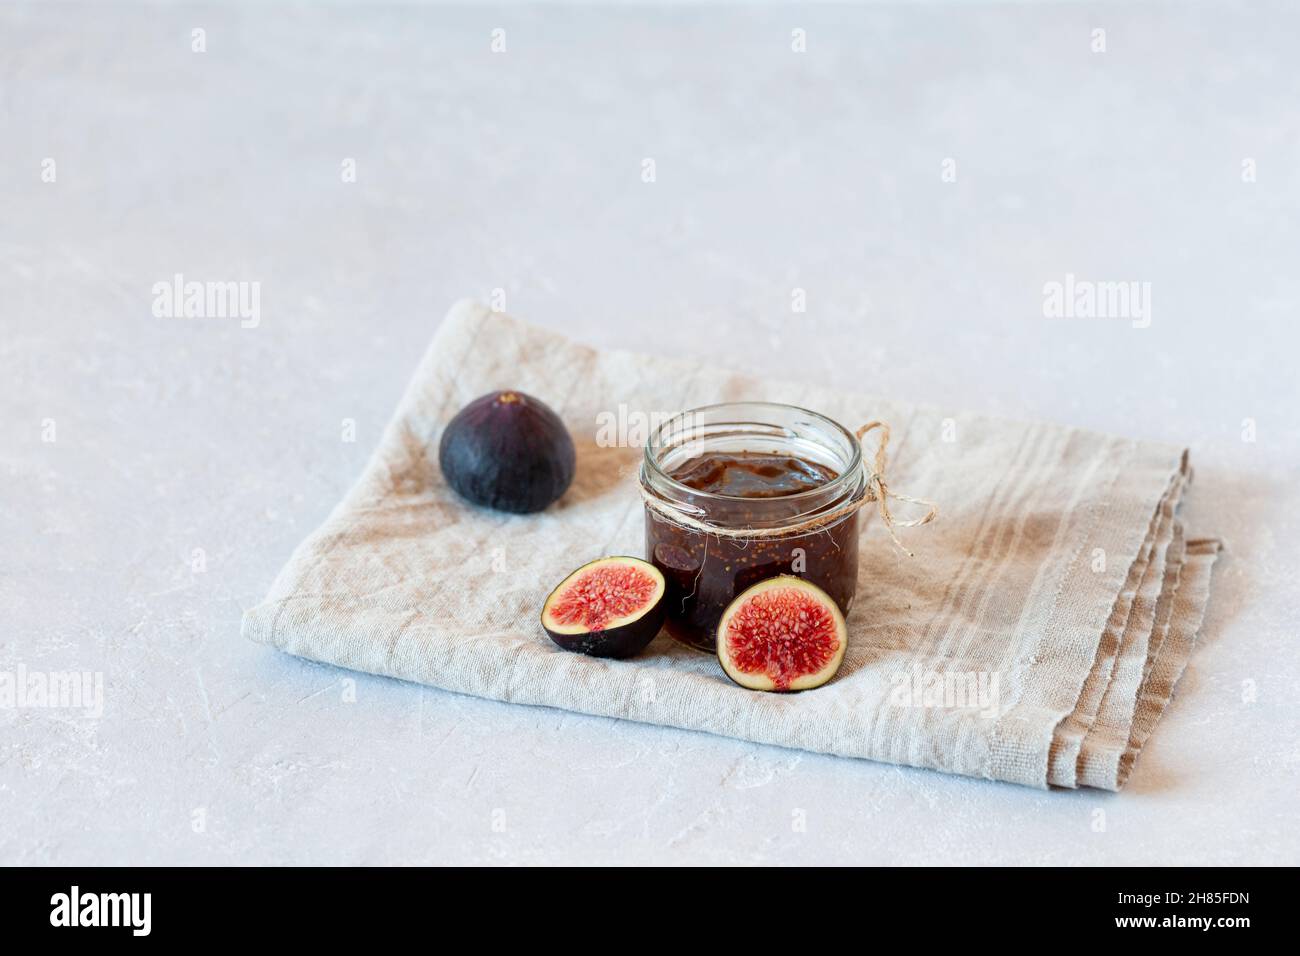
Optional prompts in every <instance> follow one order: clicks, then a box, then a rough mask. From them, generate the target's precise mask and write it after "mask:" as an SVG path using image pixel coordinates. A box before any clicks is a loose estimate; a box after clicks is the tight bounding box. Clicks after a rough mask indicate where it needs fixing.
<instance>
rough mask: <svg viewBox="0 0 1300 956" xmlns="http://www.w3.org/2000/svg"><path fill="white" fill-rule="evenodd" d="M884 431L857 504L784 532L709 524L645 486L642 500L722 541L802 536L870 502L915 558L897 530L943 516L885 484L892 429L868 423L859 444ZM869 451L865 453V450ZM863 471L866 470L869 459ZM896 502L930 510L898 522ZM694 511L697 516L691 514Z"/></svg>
mask: <svg viewBox="0 0 1300 956" xmlns="http://www.w3.org/2000/svg"><path fill="white" fill-rule="evenodd" d="M877 429H879V430H880V444H879V445H877V446H876V454H875V458H874V459H873V462H872V467H871V470H870V471H868V472H867V473H866V482H865V489H864V492H863V494H862V495H861V496H859V497H858V498H855V499H854V500H853V501H849V502H846V503H845V504H843V505H840V506H839V507H837V508H833V509H831V510H829V511H825V512H821V513H819V514H816V515H814V516H812V517H811V518H808V519H807V520H805V521H800V522H796V523H794V524H787V525H784V526H783V527H780V528H750V527H735V526H723V525H718V524H714V523H712V522H710V521H705V520H703V519H702V518H698V517H695V515H696V514H703V511H702V510H700V509H698V508H690V507H689V506H686V505H683V504H682V503H673V504H670V503H669V502H667V501H665V500H664V499H662V498H660V497H659V496H658V495H655V494H653V493H652V492H650V491H649V490H648V489H647V488H646V487H645V484H644V483H642V485H641V497H642V499H644V501H645V504H646V507H647V508H649V509H650V510H651V511H653V512H655V513H656V514H658V515H660V516H662V517H664V518H666V519H668V520H669V521H675V522H677V523H678V524H680V525H682V526H684V527H687V528H691V529H693V530H695V531H700V532H703V533H704V534H710V535H716V536H717V537H722V538H744V539H753V538H780V537H785V536H787V535H792V534H798V533H801V532H805V531H814V530H816V529H818V528H822V527H825V526H826V525H829V524H833V523H834V522H836V521H838V520H839V519H840V518H843V517H845V516H847V515H851V514H853V512H855V511H857V510H858V509H859V508H861V507H863V506H864V505H866V504H867V503H868V502H872V501H874V502H877V503H878V504H879V510H880V519H881V520H882V521H883V522H884V523H885V530H886V531H888V532H889V537H890V538H891V539H892V540H893V542H894V544H895V545H897V546H898V548H899V549H900V550H901V551H902V552H903V553H904V554H906V555H907V556H908V557H912V556H913V555H912V552H911V551H908V550H907V548H905V547H904V546H903V542H902V541H901V540H900V539H899V537H898V533H897V532H896V531H895V530H894V529H895V528H917V527H920V526H921V525H923V524H929V523H930V522H931V521H933V520H934V519H935V518H936V517H938V514H939V506H938V505H936V504H935V503H934V502H932V501H927V500H926V499H925V498H913V497H912V496H911V495H900V494H899V493H898V492H896V491H891V490H890V488H889V485H888V484H887V483H886V481H885V461H886V459H885V450H886V448H887V447H888V446H889V425H888V424H886V423H885V422H882V421H874V422H868V423H867V424H865V425H863V426H862V427H861V428H859V429H858V430H857V433H856V434H857V439H858V444H859V445H861V444H862V439H863V438H864V437H865V436H866V435H867V434H869V433H870V432H873V431H875V430H877ZM864 451H865V449H864ZM863 469H864V471H865V470H866V463H865V458H864V462H863ZM890 498H893V499H894V500H895V501H906V502H909V503H911V504H916V505H922V506H924V507H926V508H927V509H928V510H927V511H926V513H925V514H924V515H923V516H922V517H920V518H913V519H912V520H910V521H896V520H895V519H894V515H893V513H892V512H891V511H890V510H889V499H890ZM691 511H693V512H694V513H695V514H691V513H689V512H691Z"/></svg>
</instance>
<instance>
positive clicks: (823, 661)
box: [717, 574, 848, 691]
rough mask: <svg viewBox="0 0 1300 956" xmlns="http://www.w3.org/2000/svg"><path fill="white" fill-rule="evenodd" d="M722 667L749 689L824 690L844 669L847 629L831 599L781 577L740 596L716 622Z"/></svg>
mask: <svg viewBox="0 0 1300 956" xmlns="http://www.w3.org/2000/svg"><path fill="white" fill-rule="evenodd" d="M717 645H718V662H719V663H720V664H721V665H722V669H723V670H724V671H726V673H727V676H728V677H730V678H731V679H732V680H733V681H735V682H736V683H737V684H739V685H740V686H741V687H748V688H749V689H750V690H774V691H795V690H808V689H810V688H813V687H820V686H821V685H822V684H824V683H826V682H827V681H828V680H830V679H831V678H832V677H834V676H835V672H836V671H838V670H839V669H840V662H841V661H843V660H844V649H845V647H846V646H847V645H848V630H847V628H846V627H845V625H844V615H843V614H841V613H840V609H839V607H838V606H836V604H835V602H834V601H833V600H831V597H830V595H829V594H827V593H826V592H825V591H823V590H822V589H821V588H819V587H818V586H817V585H815V584H813V583H812V582H810V581H805V580H803V579H802V578H797V577H794V576H792V575H788V574H783V575H778V576H777V577H774V578H768V579H767V580H765V581H760V582H759V583H758V584H755V585H754V586H752V587H750V588H749V589H747V590H745V591H743V592H742V593H740V594H739V595H737V596H736V598H735V600H733V601H732V602H731V603H730V604H729V605H727V609H726V610H725V611H723V612H722V618H721V619H720V620H719V621H718V632H717Z"/></svg>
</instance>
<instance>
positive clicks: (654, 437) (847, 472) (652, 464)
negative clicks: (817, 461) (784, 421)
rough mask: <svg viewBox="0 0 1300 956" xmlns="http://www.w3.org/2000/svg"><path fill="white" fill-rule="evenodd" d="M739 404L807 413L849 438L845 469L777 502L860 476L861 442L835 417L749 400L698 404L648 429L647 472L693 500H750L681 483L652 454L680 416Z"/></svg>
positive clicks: (822, 492) (794, 499)
mask: <svg viewBox="0 0 1300 956" xmlns="http://www.w3.org/2000/svg"><path fill="white" fill-rule="evenodd" d="M742 406H744V407H755V408H773V409H781V410H782V411H785V412H799V413H801V414H804V415H809V416H811V417H812V418H814V419H817V420H818V421H819V422H821V423H823V424H825V425H827V426H828V427H829V428H830V430H831V431H833V432H836V433H838V434H840V435H842V436H843V437H844V438H845V439H846V440H847V441H848V443H849V448H850V449H852V452H851V455H850V458H849V464H848V466H847V467H846V468H844V469H843V470H842V471H841V472H840V473H839V474H838V475H836V476H835V477H834V478H832V479H831V480H830V481H828V482H826V483H825V484H823V485H818V486H816V487H815V488H809V489H808V490H807V491H799V492H795V493H794V494H790V495H781V496H780V499H779V500H780V501H782V502H798V501H800V500H806V499H809V498H812V497H813V496H816V495H822V496H825V495H827V493H828V492H832V491H833V492H835V493H837V494H838V493H839V492H840V491H842V489H844V488H846V487H848V486H849V485H850V484H851V483H852V482H853V481H854V479H855V478H857V477H858V476H859V475H860V473H861V471H862V442H861V441H859V440H858V436H857V435H855V434H853V432H851V431H849V430H848V429H847V428H845V427H844V426H843V425H841V424H840V423H839V422H837V421H836V420H835V419H833V418H831V417H829V416H827V415H823V414H822V413H821V412H815V411H813V410H812V409H811V408H804V407H803V406H802V405H791V404H788V403H786V402H750V401H737V402H716V403H714V404H712V405H700V406H698V407H696V408H689V409H686V410H684V411H681V412H678V413H677V414H676V415H674V416H672V417H671V418H669V419H668V420H667V421H665V422H663V423H662V424H661V425H660V426H659V427H658V428H656V429H655V430H654V431H653V432H651V433H650V437H649V438H648V439H646V444H645V452H644V455H643V456H642V457H643V462H644V466H645V468H647V469H648V470H649V471H650V473H651V474H653V475H654V476H655V478H656V479H657V480H662V481H664V482H666V483H667V485H668V486H669V487H670V488H672V489H673V490H674V491H677V492H680V493H682V494H687V495H690V496H692V497H693V498H696V499H702V500H705V501H730V502H738V501H746V500H749V499H746V498H745V497H743V496H740V495H720V494H718V493H716V492H712V491H702V490H700V489H698V488H692V487H691V486H690V485H687V484H683V483H682V482H680V481H678V480H677V479H676V478H674V477H672V476H671V475H670V474H668V472H666V471H664V470H663V468H661V467H660V465H659V462H658V460H657V458H658V456H657V455H656V454H655V452H656V451H657V450H659V449H662V448H663V447H665V446H663V445H662V444H660V442H659V438H660V436H661V435H662V434H663V433H664V432H666V431H669V430H670V429H671V427H672V426H674V425H675V424H676V423H678V422H679V421H680V420H681V419H683V418H686V417H687V416H688V415H698V414H699V413H701V412H713V411H717V410H718V409H723V408H739V407H742ZM743 423H745V420H743V419H740V420H738V421H737V422H736V424H743ZM749 423H750V424H766V423H760V422H749Z"/></svg>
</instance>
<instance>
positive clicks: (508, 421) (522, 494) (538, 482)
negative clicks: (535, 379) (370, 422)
mask: <svg viewBox="0 0 1300 956" xmlns="http://www.w3.org/2000/svg"><path fill="white" fill-rule="evenodd" d="M438 464H439V466H440V467H441V468H442V474H443V477H444V478H446V479H447V484H449V485H451V487H452V488H453V489H454V490H455V491H456V493H457V494H459V495H460V496H461V497H462V498H465V499H466V500H468V501H471V502H473V503H474V504H476V505H483V506H484V507H487V508H495V509H497V510H498V511H509V512H513V513H515V514H527V513H529V512H533V511H541V510H542V509H543V508H545V507H547V506H548V505H550V504H552V503H553V502H555V501H558V500H559V498H560V496H561V495H563V494H564V492H565V491H566V490H567V489H568V487H569V484H570V483H571V482H572V481H573V473H574V470H575V468H576V465H577V453H576V451H575V450H574V447H573V438H572V437H571V436H570V435H569V432H568V429H566V428H565V427H564V423H563V422H562V421H560V417H559V416H558V415H556V414H555V412H553V411H551V409H550V408H548V407H547V405H546V404H545V403H544V402H542V401H540V400H538V399H536V398H533V397H532V396H531V395H526V394H524V393H523V392H518V391H503V392H490V393H489V394H487V395H484V396H482V397H480V398H476V399H475V400H474V401H472V402H470V403H469V404H468V405H466V406H465V407H464V408H462V409H461V410H460V411H459V412H458V413H457V414H456V417H455V418H453V419H452V420H451V421H450V422H449V423H448V424H447V427H446V429H445V430H444V431H443V433H442V440H441V442H440V443H439V444H438Z"/></svg>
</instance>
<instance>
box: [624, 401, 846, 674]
mask: <svg viewBox="0 0 1300 956" xmlns="http://www.w3.org/2000/svg"><path fill="white" fill-rule="evenodd" d="M640 477H641V487H642V489H643V491H644V492H645V494H646V496H647V497H648V498H650V499H652V501H653V506H652V504H651V502H647V504H646V512H645V528H646V558H647V560H649V561H651V562H652V563H653V564H654V565H655V567H657V568H659V570H660V571H662V572H663V575H664V580H665V581H666V582H667V585H668V592H667V594H666V596H665V601H666V603H667V605H668V621H667V625H666V627H667V629H668V633H669V634H671V635H672V636H673V637H674V638H676V639H677V640H679V641H681V642H682V643H684V644H688V645H690V646H691V647H695V648H699V649H700V650H704V651H710V652H712V651H714V649H715V644H714V632H715V631H716V629H717V626H718V620H719V618H721V617H722V612H723V611H724V610H725V609H726V607H727V605H728V604H730V603H731V601H732V599H733V598H735V597H736V595H738V594H740V592H741V591H744V590H745V589H746V588H748V587H750V586H751V585H753V584H756V583H758V582H759V581H762V580H764V579H766V578H770V577H773V576H775V575H778V574H793V575H797V576H798V577H801V578H804V579H805V580H808V581H811V582H812V583H814V584H816V585H818V586H819V587H820V588H822V589H823V590H824V591H825V592H826V593H827V594H829V595H830V596H831V599H832V600H834V601H835V603H836V604H838V605H839V608H840V610H841V611H842V612H843V613H844V614H846V615H847V614H848V613H849V608H850V607H851V606H852V604H853V594H854V591H855V589H856V587H857V580H858V512H857V511H856V510H850V511H848V513H847V514H838V516H836V517H833V518H832V519H831V520H828V521H821V520H820V519H821V518H822V516H826V515H834V514H835V513H836V512H839V511H840V510H841V509H844V508H845V507H846V506H848V505H850V504H851V503H853V502H856V501H858V500H859V499H861V498H862V497H863V495H864V494H865V493H866V477H865V475H864V473H863V468H862V449H861V445H860V444H859V442H858V439H857V438H856V437H855V436H854V435H853V434H852V433H851V432H849V431H847V430H846V429H845V428H843V427H842V426H840V425H838V424H836V423H835V422H833V421H831V420H830V419H829V418H826V417H825V416H823V415H819V414H817V413H816V412H810V411H808V410H806V409H803V408H796V407H795V406H793V405H777V404H772V403H768V402H743V403H732V404H726V405H710V406H707V407H705V408H697V409H693V410H692V411H688V412H683V413H682V414H680V415H678V416H676V417H675V418H672V419H670V420H669V421H667V422H665V423H664V425H663V426H662V427H660V428H659V429H658V430H657V431H656V432H655V433H654V434H653V435H652V436H651V438H650V441H649V442H648V443H647V444H646V450H645V459H644V461H643V462H642V465H641V476H640ZM810 524H811V525H812V526H811V527H809V525H810ZM759 529H761V531H760V530H759ZM755 531H757V532H758V533H757V534H753V535H751V534H749V532H755Z"/></svg>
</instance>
